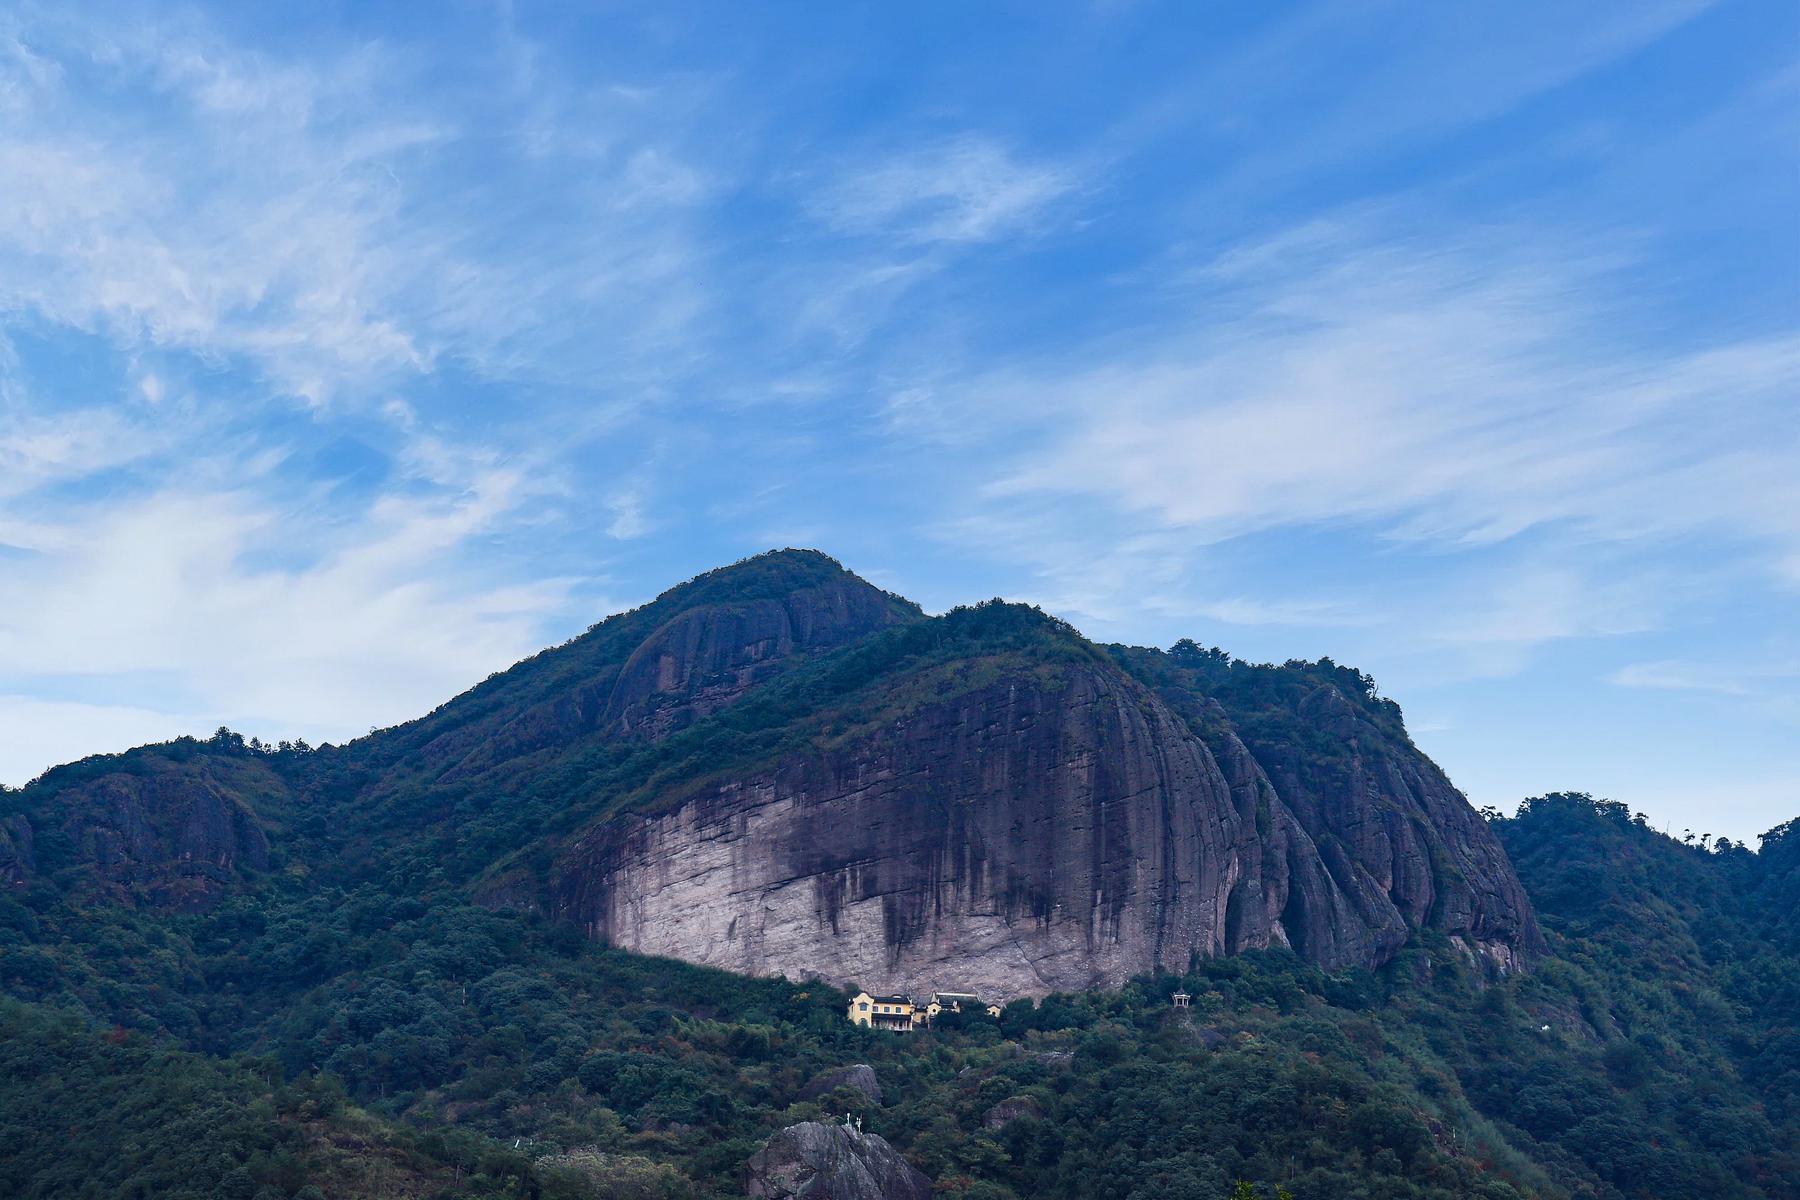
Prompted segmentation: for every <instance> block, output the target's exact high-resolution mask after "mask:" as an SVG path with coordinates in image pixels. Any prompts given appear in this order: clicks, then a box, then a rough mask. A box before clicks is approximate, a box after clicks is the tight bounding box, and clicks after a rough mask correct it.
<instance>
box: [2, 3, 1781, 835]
mask: <svg viewBox="0 0 1800 1200" xmlns="http://www.w3.org/2000/svg"><path fill="white" fill-rule="evenodd" d="M285 7H286V8H288V9H291V10H292V11H288V12H276V11H273V10H272V9H271V8H270V6H248V5H222V6H218V7H216V8H204V7H197V8H190V7H154V8H143V7H123V8H117V9H111V8H108V6H105V5H100V4H96V5H81V6H70V5H43V6H36V5H32V4H29V3H28V4H26V5H24V6H23V7H19V6H12V7H9V9H8V10H7V12H6V13H5V14H0V779H3V780H5V781H8V782H12V783H19V782H23V781H24V780H25V779H27V778H29V777H31V776H32V775H35V774H36V773H37V772H38V771H40V770H42V769H43V768H44V767H46V766H48V765H50V764H51V763H53V762H57V761H62V760H64V759H68V758H72V757H77V756H79V755H81V754H84V753H88V752H92V751H99V750H117V749H122V748H124V747H126V746H128V745H131V744H134V743H137V742H141V741H145V740H150V739H154V738H161V737H166V736H170V735H173V734H176V733H180V732H191V731H205V730H209V729H211V728H212V727H214V726H216V725H218V724H220V723H228V724H230V725H232V726H233V727H235V728H239V729H242V730H244V731H245V732H247V733H258V734H261V735H263V736H266V737H281V736H296V735H298V736H304V737H307V738H309V739H312V740H315V741H317V740H324V739H333V740H341V739H343V738H345V737H347V736H351V735H354V734H356V733H359V732H362V731H365V730H367V729H368V728H369V727H370V726H372V725H381V724H388V723H391V722H394V721H397V720H401V719H405V718H407V717H411V716H414V715H417V714H419V713H421V712H423V711H425V710H426V709H428V708H430V707H432V706H433V705H435V704H436V703H438V702H440V701H442V700H443V699H445V698H447V697H448V696H450V695H451V694H453V693H455V692H457V691H460V690H461V689H463V688H464V687H466V686H468V685H469V684H471V683H472V682H474V681H476V680H478V679H480V678H481V677H482V676H484V675H486V674H487V673H488V672H490V671H493V670H495V669H499V668H502V667H504V666H506V665H508V664H509V663H511V662H513V661H514V660H516V659H517V658H519V657H521V656H522V655H524V654H526V653H529V652H530V651H532V650H533V649H535V648H537V647H539V646H541V645H544V644H548V643H551V642H555V641H559V640H561V639H563V638H565V637H567V636H569V635H571V634H572V633H575V632H578V631H579V630H581V629H582V628H584V627H586V626H587V625H588V624H590V623H592V622H593V621H595V620H597V619H599V618H600V617H602V616H604V615H606V614H608V613H610V612H613V611H617V610H618V609H620V608H623V607H627V606H630V605H633V604H636V603H639V602H641V601H643V600H645V599H647V598H648V597H650V596H652V595H654V594H655V593H656V592H657V591H659V590H661V589H662V588H663V587H665V586H667V585H668V584H670V583H672V582H674V581H676V580H679V579H681V578H684V577H687V576H689V575H692V574H694V573H696V572H698V571H700V570H703V569H706V568H708V567H711V566H715V565H718V564H720V563H724V562H728V561H731V560H733V559H736V558H738V557H741V556H743V555H745V554H748V553H753V552H756V551H759V550H762V549H765V548H768V547H771V546H782V545H808V546H817V547H820V548H822V549H825V550H827V551H828V552H830V553H832V554H835V555H837V556H838V557H839V558H841V559H842V560H843V561H844V562H845V563H846V564H847V565H849V566H850V567H852V568H853V569H855V570H857V571H859V572H860V573H862V574H864V575H865V576H867V577H869V578H870V579H873V580H875V581H877V582H879V583H881V584H883V585H884V586H887V587H890V588H893V589H895V590H898V591H901V592H903V593H905V594H907V595H909V596H912V597H914V598H916V599H918V600H919V601H921V602H922V603H924V604H925V605H926V606H927V607H928V608H930V609H933V610H941V609H943V608H946V607H949V606H951V605H953V604H956V603H961V602H966V601H972V600H977V599H982V598H985V597H988V596H993V595H1002V596H1007V597H1009V598H1014V599H1020V600H1028V601H1033V602H1036V603H1039V604H1042V605H1043V606H1044V607H1046V608H1048V609H1050V610H1052V611H1055V612H1057V613H1059V614H1061V615H1063V616H1065V617H1067V618H1068V619H1069V620H1071V621H1073V622H1074V623H1075V624H1076V625H1077V626H1079V627H1080V628H1081V629H1083V630H1084V631H1086V632H1087V633H1088V634H1089V635H1090V636H1093V637H1096V638H1100V639H1106V640H1122V641H1131V642H1137V643H1148V644H1158V645H1167V644H1169V643H1170V642H1172V641H1174V640H1175V639H1176V638H1179V637H1183V636H1190V637H1193V638H1195V639H1196V640H1198V641H1200V642H1202V643H1210V644H1217V645H1219V646H1222V647H1224V648H1226V649H1228V650H1230V651H1232V652H1234V653H1236V654H1238V655H1240V656H1243V657H1246V658H1253V659H1277V660H1278V659H1283V658H1287V657H1291V656H1306V657H1312V656H1317V655H1321V654H1329V655H1331V656H1333V657H1335V658H1337V659H1339V660H1340V661H1345V662H1350V663H1353V664H1356V665H1358V666H1361V667H1363V668H1364V669H1366V670H1368V671H1370V672H1371V673H1372V674H1374V675H1375V676H1376V678H1377V679H1378V680H1379V682H1380V683H1381V685H1382V687H1383V689H1384V691H1385V692H1386V693H1387V694H1389V695H1391V696H1393V697H1394V698H1395V699H1397V700H1399V701H1400V703H1401V704H1402V706H1403V707H1404V708H1405V710H1406V712H1407V714H1408V717H1409V721H1410V724H1411V727H1412V729H1413V731H1414V734H1415V737H1416V739H1417V740H1418V741H1419V743H1420V744H1421V745H1422V746H1423V747H1424V748H1425V749H1426V750H1427V751H1428V752H1429V753H1430V754H1432V755H1433V756H1434V757H1435V758H1436V759H1437V760H1438V761H1439V762H1440V763H1441V764H1443V766H1444V767H1445V768H1446V769H1447V770H1448V771H1449V772H1450V774H1451V777H1452V778H1453V779H1455V780H1456V781H1457V782H1458V783H1459V784H1460V785H1461V786H1462V787H1463V788H1464V789H1465V790H1466V791H1467V792H1468V793H1469V794H1470V797H1471V799H1473V800H1474V801H1475V802H1476V803H1477V804H1495V805H1498V806H1501V807H1507V806H1510V805H1511V804H1513V803H1515V802H1516V801H1517V800H1518V799H1519V798H1520V797H1522V796H1525V795H1529V794H1534V793H1537V792H1542V791H1545V790H1550V789H1557V788H1570V789H1584V790H1590V791H1594V792H1597V793H1601V794H1605V795H1610V796H1613V797H1615V798H1618V799H1621V800H1624V801H1626V802H1628V803H1630V804H1631V805H1633V806H1634V807H1636V808H1638V809H1641V810H1643V811H1645V812H1647V813H1649V814H1650V815H1651V816H1652V817H1653V818H1654V819H1655V821H1656V823H1657V824H1658V825H1659V826H1662V825H1667V826H1669V827H1670V828H1672V829H1673V830H1674V831H1676V832H1677V833H1679V832H1680V831H1681V830H1682V829H1692V830H1693V831H1694V832H1696V833H1699V832H1710V833H1714V834H1727V835H1730V836H1732V837H1749V836H1754V835H1755V834H1756V833H1758V832H1760V831H1762V830H1763V829H1766V828H1768V827H1770V826H1772V825H1774V824H1776V823H1777V822H1779V821H1781V820H1784V819H1786V818H1788V817H1791V816H1794V815H1796V814H1800V621H1797V620H1796V617H1795V613H1796V607H1797V603H1800V421H1797V420H1796V418H1797V417H1800V221H1796V219H1795V214H1796V213H1800V154H1797V149H1800V104H1797V103H1796V101H1797V99H1800V9H1796V8H1795V6H1793V5H1791V4H1787V3H1779V2H1774V0H1768V2H1763V0H1741V2H1732V0H1720V2H1718V3H1705V2H1702V0H1683V2H1679V3H1664V2H1657V0H1635V2H1633V3H1619V4H1593V5H1568V4H1556V3H1533V2H1531V0H1512V2H1509V3H1506V4H1454V5H1451V4H1419V3H1412V4H1382V3H1358V4H1349V3H1345V4H1320V5H1301V4H1280V3H1267V2H1261V0H1259V2H1256V3H1250V2H1243V3H1220V4H1206V5H1200V4H1186V3H1181V4H1168V5H1159V4H1152V3H1130V2H1115V3H1095V4H1090V5H1086V6H1083V5H1079V4H1074V3H1071V4H1067V5H1048V6H1046V5H1035V4H1031V5H1026V4H1017V5H1003V4H992V5H968V4H921V5H881V6H876V5H835V6H830V5H810V4H807V5H802V4H791V5H707V6H699V5H685V4H671V3H658V4H644V5H630V4H613V5H593V6H581V7H583V8H584V9H587V10H588V11H585V12H581V13H576V12H573V11H571V10H572V9H574V8H575V7H576V6H568V5H554V6H541V7H540V6H535V5H530V4H524V3H519V4H513V5H506V4H501V5H492V4H466V5H442V6H436V5H434V6H421V5H413V4H394V5H378V4H362V3H358V4H338V5H331V4H321V5H305V6H302V5H294V6H285ZM76 9H80V10H81V11H79V12H76V11H74V10H76Z"/></svg>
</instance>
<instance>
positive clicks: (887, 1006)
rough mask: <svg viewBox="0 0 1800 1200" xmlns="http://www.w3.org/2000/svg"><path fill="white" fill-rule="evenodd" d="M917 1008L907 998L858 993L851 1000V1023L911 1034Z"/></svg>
mask: <svg viewBox="0 0 1800 1200" xmlns="http://www.w3.org/2000/svg"><path fill="white" fill-rule="evenodd" d="M915 1011H916V1010H915V1007H914V1005H913V1002H912V1000H911V998H910V997H907V996H871V995H869V993H867V992H858V993H857V994H856V995H854V996H852V997H851V998H850V1023H851V1024H852V1025H867V1026H868V1027H869V1028H871V1029H890V1030H893V1031H894V1032H895V1033H911V1032H912V1028H913V1016H914V1013H915Z"/></svg>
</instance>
